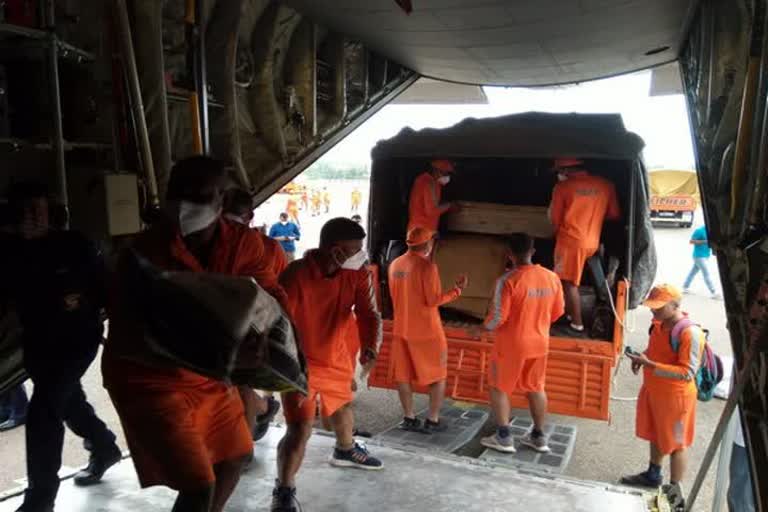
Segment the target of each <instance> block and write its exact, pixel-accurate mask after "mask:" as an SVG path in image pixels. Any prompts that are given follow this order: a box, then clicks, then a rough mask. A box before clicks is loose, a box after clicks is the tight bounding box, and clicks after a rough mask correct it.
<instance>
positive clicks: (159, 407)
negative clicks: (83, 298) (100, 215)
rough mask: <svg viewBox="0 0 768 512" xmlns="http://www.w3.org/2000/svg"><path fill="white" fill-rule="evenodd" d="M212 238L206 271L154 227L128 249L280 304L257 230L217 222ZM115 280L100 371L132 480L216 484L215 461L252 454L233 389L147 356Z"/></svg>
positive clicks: (175, 485)
mask: <svg viewBox="0 0 768 512" xmlns="http://www.w3.org/2000/svg"><path fill="white" fill-rule="evenodd" d="M216 236H217V238H216V240H215V242H214V246H213V248H212V250H211V255H210V261H209V264H208V265H207V266H206V267H203V266H202V265H201V263H200V262H199V261H198V260H197V259H196V258H195V256H194V255H193V254H192V253H191V252H190V251H189V250H188V249H187V247H186V246H185V244H184V241H183V240H182V238H181V236H180V235H179V234H178V233H176V232H174V231H173V230H172V229H169V228H168V227H167V226H160V225H157V226H155V227H153V228H152V229H150V230H149V231H147V232H144V233H142V234H141V235H139V236H138V238H137V239H136V242H135V244H134V249H136V250H137V251H138V252H139V254H141V255H142V256H144V257H146V258H147V259H148V260H149V261H150V262H151V263H153V264H154V265H156V266H157V267H159V268H161V269H164V270H186V271H193V272H215V273H220V274H228V275H238V276H250V277H253V278H254V279H255V280H256V281H257V282H258V283H259V284H260V285H261V286H262V287H264V288H265V289H266V290H267V291H268V292H269V293H271V294H272V295H273V296H275V297H276V298H278V300H280V301H281V303H283V304H284V303H285V292H284V291H283V289H282V288H280V286H279V285H278V283H277V278H276V276H275V275H274V273H273V272H272V270H271V269H270V262H269V260H268V258H267V257H266V256H265V252H264V245H263V242H262V237H261V235H260V234H259V233H258V232H256V231H255V230H252V229H249V228H248V227H246V226H243V225H240V224H237V223H233V222H229V221H225V220H220V221H219V231H218V233H217V235H216ZM119 279H120V275H119V274H117V275H115V276H113V281H114V286H113V289H112V293H111V300H110V308H109V309H110V329H109V339H108V341H107V343H106V344H105V348H104V355H103V357H102V374H103V378H104V387H105V388H107V390H108V391H109V395H110V398H111V399H112V402H113V403H114V405H115V409H116V410H117V412H118V415H119V416H120V422H121V424H122V426H123V431H124V432H125V437H126V440H127V442H128V447H129V448H130V451H131V457H132V459H133V463H134V465H135V467H136V472H137V474H138V477H139V482H140V483H141V485H142V487H148V486H152V485H165V486H167V487H170V488H172V489H176V490H196V489H200V488H201V487H202V486H205V485H210V484H211V483H213V482H214V481H215V476H214V472H213V466H214V464H217V463H218V462H221V461H224V460H231V459H235V458H238V457H242V456H244V455H246V454H248V453H250V452H251V450H252V446H253V444H252V440H251V432H250V431H249V430H248V427H247V425H246V422H245V418H244V413H243V404H242V402H241V400H240V396H239V395H238V392H237V388H235V387H232V386H228V385H226V384H224V383H223V382H220V381H217V380H213V379H211V378H208V377H204V376H202V375H200V374H197V373H195V372H193V371H191V370H187V369H184V368H180V367H178V366H174V365H173V364H172V363H169V362H168V361H166V360H164V359H161V358H159V357H158V356H155V355H154V354H153V353H151V352H150V351H149V349H148V348H147V347H146V346H145V345H144V343H143V342H142V339H143V330H142V328H141V326H140V322H139V320H138V318H136V317H135V316H134V313H133V312H132V311H131V310H130V309H129V308H126V307H123V306H122V305H121V304H120V300H121V294H120V282H119Z"/></svg>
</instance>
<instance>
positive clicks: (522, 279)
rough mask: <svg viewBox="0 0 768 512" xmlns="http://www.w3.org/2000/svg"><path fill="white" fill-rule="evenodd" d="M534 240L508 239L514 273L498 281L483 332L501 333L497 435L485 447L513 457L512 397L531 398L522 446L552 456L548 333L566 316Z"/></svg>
mask: <svg viewBox="0 0 768 512" xmlns="http://www.w3.org/2000/svg"><path fill="white" fill-rule="evenodd" d="M533 253H534V248H533V239H532V238H531V237H529V236H528V235H526V234H523V233H517V234H514V235H512V236H510V238H509V257H510V259H511V262H512V264H513V267H512V270H510V271H509V272H507V273H506V274H504V275H503V276H501V278H499V280H498V281H496V288H495V292H494V295H493V299H492V302H491V305H490V310H489V311H488V316H487V318H486V319H485V323H484V326H485V328H486V329H487V330H489V331H496V337H495V340H494V344H493V351H492V352H491V365H490V369H489V370H490V371H489V375H488V383H489V387H490V390H491V393H490V395H491V396H490V398H491V407H492V409H493V412H494V415H495V416H496V425H497V428H496V433H495V434H493V435H491V436H488V437H484V438H483V439H482V441H481V442H482V444H483V446H487V447H488V448H492V449H494V450H499V451H502V452H508V453H514V452H515V445H514V442H513V440H512V436H511V435H510V431H509V395H511V394H512V393H515V392H522V393H525V394H526V395H527V398H528V405H529V407H530V410H531V417H532V418H533V429H532V430H531V431H530V432H529V433H528V434H526V435H525V437H523V438H522V439H521V443H522V444H524V445H526V446H529V447H530V448H533V449H534V450H536V451H538V452H542V453H546V452H548V451H549V446H548V445H547V438H546V436H545V435H544V432H543V428H544V420H545V417H546V413H547V394H546V393H545V392H544V381H545V375H546V371H547V354H548V352H549V328H550V326H551V325H552V323H553V322H554V321H555V320H557V319H558V318H559V317H560V316H562V314H563V310H564V308H563V289H562V286H561V285H560V280H559V279H558V277H557V276H556V275H555V274H554V273H553V272H551V271H550V270H547V269H545V268H544V267H541V266H539V265H534V264H532V262H531V258H532V257H533Z"/></svg>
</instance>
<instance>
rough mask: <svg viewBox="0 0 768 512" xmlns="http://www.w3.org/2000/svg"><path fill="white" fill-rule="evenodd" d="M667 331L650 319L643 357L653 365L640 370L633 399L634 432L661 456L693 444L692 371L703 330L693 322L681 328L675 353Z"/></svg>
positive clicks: (696, 364) (694, 392)
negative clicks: (640, 373)
mask: <svg viewBox="0 0 768 512" xmlns="http://www.w3.org/2000/svg"><path fill="white" fill-rule="evenodd" d="M670 336H671V330H670V329H666V328H665V327H664V326H663V324H662V323H661V322H656V321H654V322H653V327H652V329H651V335H650V339H649V340H648V348H647V349H646V351H645V354H646V356H648V359H650V360H651V361H654V362H655V363H657V365H656V368H649V367H645V368H644V369H643V387H642V388H640V395H639V396H638V399H637V415H636V419H635V432H636V434H637V437H639V438H641V439H645V440H647V441H650V442H651V443H653V444H654V445H656V447H657V448H658V449H659V451H660V452H661V453H663V454H664V455H667V454H670V453H673V452H675V451H677V450H680V449H683V448H687V447H688V446H691V444H693V439H694V436H695V426H696V402H697V398H696V395H697V390H696V372H697V371H698V370H699V366H700V364H701V357H702V354H703V351H704V333H703V332H702V331H701V329H700V328H699V327H698V326H696V325H691V326H690V327H688V328H686V329H683V331H682V332H681V333H680V346H679V347H678V350H677V352H675V351H674V350H672V344H671V343H670Z"/></svg>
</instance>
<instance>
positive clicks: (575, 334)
mask: <svg viewBox="0 0 768 512" xmlns="http://www.w3.org/2000/svg"><path fill="white" fill-rule="evenodd" d="M559 330H560V331H561V332H562V333H563V335H564V336H566V337H568V338H587V337H588V336H587V330H586V329H581V330H579V329H574V328H573V327H572V326H571V324H568V325H566V326H564V327H561V328H560V329H559Z"/></svg>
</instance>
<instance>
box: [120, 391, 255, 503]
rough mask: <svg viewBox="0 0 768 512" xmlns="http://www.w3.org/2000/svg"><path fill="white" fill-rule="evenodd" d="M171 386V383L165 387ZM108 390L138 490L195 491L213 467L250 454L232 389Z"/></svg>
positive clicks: (250, 442)
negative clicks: (131, 463) (168, 489)
mask: <svg viewBox="0 0 768 512" xmlns="http://www.w3.org/2000/svg"><path fill="white" fill-rule="evenodd" d="M168 385H170V384H168ZM168 385H166V386H165V388H164V389H161V388H158V387H157V386H156V385H152V386H151V387H150V386H147V389H146V390H145V389H141V387H140V386H139V385H134V386H133V387H131V388H130V389H126V388H121V389H119V390H118V389H109V395H110V398H111V399H112V402H113V403H114V405H115V409H116V410H117V412H118V415H119V416H120V422H121V423H122V425H123V431H124V432H125V438H126V441H127V442H128V448H129V449H130V451H131V458H132V459H133V464H134V466H135V467H136V473H137V474H138V477H139V482H140V483H141V486H142V487H150V486H153V485H164V486H167V487H170V488H171V489H175V490H177V491H185V490H186V491H191V490H198V489H200V488H201V487H203V486H205V485H209V484H211V483H213V482H214V481H215V480H216V477H215V475H214V472H213V466H214V464H217V463H219V462H222V461H225V460H232V459H236V458H239V457H244V456H245V455H247V454H248V453H251V452H252V451H253V440H252V437H251V432H250V431H249V429H248V425H247V424H246V422H245V416H244V413H243V403H242V401H241V400H240V395H239V394H238V392H237V388H235V387H230V386H226V385H225V384H223V383H221V382H218V381H215V380H210V379H206V381H204V382H203V383H202V384H200V385H196V386H195V387H187V388H185V387H183V386H179V387H178V388H176V389H168V388H167V386H168Z"/></svg>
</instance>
